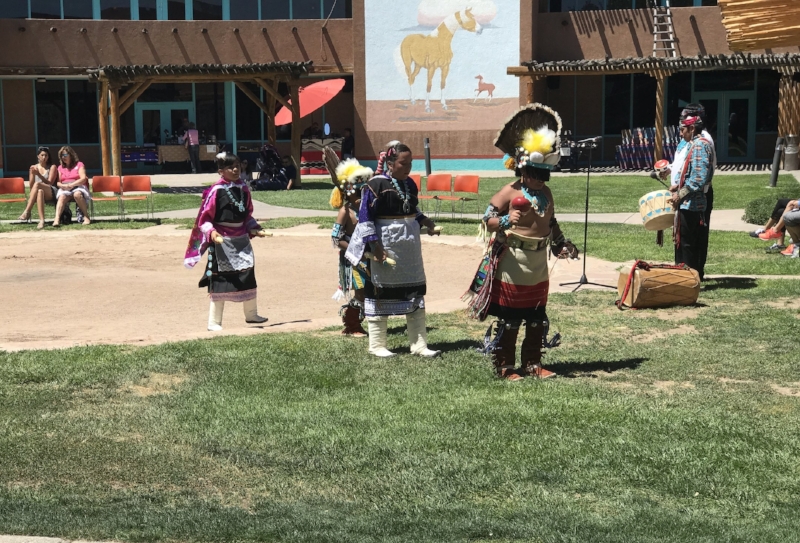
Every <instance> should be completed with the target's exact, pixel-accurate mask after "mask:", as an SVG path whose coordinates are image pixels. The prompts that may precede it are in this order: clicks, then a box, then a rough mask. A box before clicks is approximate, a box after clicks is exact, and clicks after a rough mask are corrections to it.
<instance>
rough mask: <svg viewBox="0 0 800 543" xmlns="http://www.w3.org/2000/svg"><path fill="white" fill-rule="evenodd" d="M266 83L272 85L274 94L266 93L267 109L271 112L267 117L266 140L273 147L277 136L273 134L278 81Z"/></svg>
mask: <svg viewBox="0 0 800 543" xmlns="http://www.w3.org/2000/svg"><path fill="white" fill-rule="evenodd" d="M267 83H268V84H269V83H271V84H272V90H274V91H275V92H274V93H269V92H268V93H267V107H268V108H269V110H270V111H271V112H272V114H271V115H267V139H268V140H269V142H270V143H271V144H272V145H275V142H276V141H277V140H278V137H277V134H276V132H275V102H276V100H275V96H274V95H275V94H278V80H277V79H275V80H273V81H267Z"/></svg>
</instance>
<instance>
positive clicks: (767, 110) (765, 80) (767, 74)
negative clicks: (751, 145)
mask: <svg viewBox="0 0 800 543" xmlns="http://www.w3.org/2000/svg"><path fill="white" fill-rule="evenodd" d="M780 80H781V76H780V74H779V73H778V72H776V71H774V70H758V86H757V88H756V90H757V92H758V95H757V100H756V132H777V131H778V97H779V90H778V85H779V84H780Z"/></svg>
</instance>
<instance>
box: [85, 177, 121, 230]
mask: <svg viewBox="0 0 800 543" xmlns="http://www.w3.org/2000/svg"><path fill="white" fill-rule="evenodd" d="M95 192H112V193H114V196H95V195H94V193H95ZM121 192H122V180H121V179H120V177H119V176H118V175H96V176H94V177H92V200H91V210H92V219H94V217H95V214H94V203H95V202H117V220H120V219H121V218H122V207H121V206H122V203H121V202H120V201H119V196H120V193H121Z"/></svg>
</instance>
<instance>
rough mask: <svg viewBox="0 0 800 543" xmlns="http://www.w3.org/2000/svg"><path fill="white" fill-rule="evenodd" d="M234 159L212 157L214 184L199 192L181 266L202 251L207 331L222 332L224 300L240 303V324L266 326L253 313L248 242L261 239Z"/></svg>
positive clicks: (261, 232) (253, 289)
mask: <svg viewBox="0 0 800 543" xmlns="http://www.w3.org/2000/svg"><path fill="white" fill-rule="evenodd" d="M240 167H241V166H240V162H239V157H237V156H236V155H234V154H231V153H224V152H223V153H220V154H218V155H217V168H219V174H220V180H219V181H217V182H216V183H214V184H213V185H211V186H210V187H209V188H207V189H206V190H205V191H204V192H203V201H202V204H200V211H199V213H198V214H197V220H196V221H195V226H194V229H193V230H192V235H191V237H190V238H189V247H188V248H187V249H186V256H185V258H184V261H183V263H184V265H185V266H186V267H187V268H193V267H194V266H195V265H196V264H197V263H198V262H200V259H201V257H202V256H203V253H204V252H206V249H208V265H207V266H206V269H205V271H204V273H203V278H202V279H201V280H200V283H199V287H200V288H207V289H208V292H209V297H210V298H211V306H210V308H209V310H208V329H209V331H212V332H216V331H218V330H222V311H223V309H224V307H225V302H242V304H243V307H244V316H245V321H246V322H248V323H263V322H266V321H267V319H266V317H261V316H259V315H258V301H257V298H256V296H257V291H256V274H255V257H254V256H253V246H252V245H251V244H250V239H251V238H253V237H256V236H258V237H265V236H267V235H268V234H267V232H265V231H264V230H263V229H262V228H261V226H260V225H259V224H258V222H256V220H255V219H254V218H253V201H252V199H251V197H250V189H248V188H247V184H246V183H243V182H242V181H240V180H239V169H240Z"/></svg>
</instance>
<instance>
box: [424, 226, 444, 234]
mask: <svg viewBox="0 0 800 543" xmlns="http://www.w3.org/2000/svg"><path fill="white" fill-rule="evenodd" d="M422 230H425V232H430V230H431V229H430V228H428V227H427V226H423V227H422V228H420V231H422ZM433 233H434V234H441V233H442V227H441V226H434V227H433Z"/></svg>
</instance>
